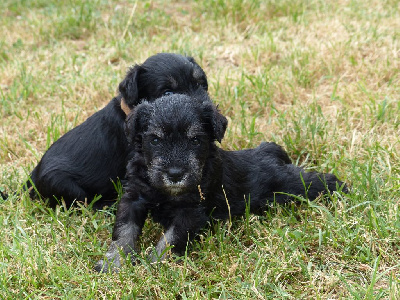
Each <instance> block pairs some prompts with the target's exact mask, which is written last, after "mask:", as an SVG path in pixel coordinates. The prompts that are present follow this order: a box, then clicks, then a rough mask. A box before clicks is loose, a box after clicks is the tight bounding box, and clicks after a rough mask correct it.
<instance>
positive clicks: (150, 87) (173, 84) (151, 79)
mask: <svg viewBox="0 0 400 300" xmlns="http://www.w3.org/2000/svg"><path fill="white" fill-rule="evenodd" d="M199 88H201V89H203V90H205V91H207V90H208V83H207V77H206V74H205V73H204V71H203V69H202V68H201V67H200V66H199V65H198V64H197V63H196V61H195V60H194V59H193V58H192V57H187V56H182V55H179V54H173V53H159V54H156V55H154V56H151V57H149V58H148V59H147V60H146V61H145V62H144V63H143V64H142V65H135V66H134V67H132V68H131V69H130V70H129V71H128V73H127V75H126V77H125V79H124V80H123V81H122V82H121V83H120V84H119V92H120V93H121V95H122V97H123V98H124V100H125V102H126V104H127V105H128V106H129V108H130V109H132V108H133V107H134V106H135V105H137V104H139V103H140V102H141V101H142V100H147V101H153V100H154V99H157V98H159V97H161V96H163V95H168V94H172V93H174V94H186V95H191V94H192V93H193V92H194V91H196V90H197V89H199Z"/></svg>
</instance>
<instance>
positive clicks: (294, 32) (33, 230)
mask: <svg viewBox="0 0 400 300" xmlns="http://www.w3.org/2000/svg"><path fill="white" fill-rule="evenodd" d="M158 52H177V53H181V54H187V55H191V56H193V57H194V58H195V59H196V60H197V61H198V62H199V64H200V65H201V66H202V68H203V69H204V70H205V72H206V74H207V76H208V81H209V92H210V96H211V97H212V99H213V100H214V102H215V103H217V104H218V105H219V108H220V109H221V111H222V113H223V114H224V115H225V116H227V118H228V119H229V125H228V130H227V133H226V136H225V138H224V140H223V141H222V144H221V146H222V147H223V148H224V149H231V150H233V149H243V148H247V147H256V146H257V145H258V144H259V143H260V142H261V141H274V142H276V143H278V144H280V145H282V146H283V147H284V148H285V150H286V151H287V152H288V153H289V156H290V157H291V158H292V160H293V162H294V163H295V164H297V165H300V166H303V167H305V168H306V169H307V170H310V171H311V170H314V171H320V172H332V173H334V174H335V175H337V176H338V177H339V178H340V179H342V180H343V181H345V182H347V183H348V184H349V186H350V187H351V193H350V194H348V195H346V194H341V193H337V194H334V195H333V196H332V197H325V198H322V197H321V198H320V199H317V200H316V201H314V202H310V201H308V200H307V199H302V201H300V203H297V204H289V205H287V206H279V205H274V206H273V207H271V209H270V210H268V211H267V212H265V214H263V215H261V216H252V215H247V216H245V217H242V218H236V219H234V220H232V222H215V223H213V224H210V226H209V227H208V228H206V229H205V230H204V231H203V232H202V233H201V235H200V236H199V238H198V240H197V241H195V242H193V243H192V244H191V245H190V246H189V248H188V250H190V251H188V252H187V254H186V255H185V256H184V257H173V258H172V259H171V260H169V261H167V262H165V263H161V264H158V265H151V264H149V263H148V262H147V261H146V259H145V257H146V252H148V251H151V246H152V244H153V243H154V242H155V241H156V240H157V238H158V236H159V235H160V233H161V228H160V227H158V226H157V225H156V224H154V223H153V222H150V221H148V222H147V223H146V225H145V229H144V235H143V238H142V243H141V244H142V245H143V248H142V251H141V253H140V256H141V257H142V259H141V260H140V262H139V263H138V264H137V265H136V266H131V265H130V264H125V265H124V266H123V268H122V269H121V272H119V273H113V274H97V273H96V272H94V271H93V266H94V264H95V262H96V261H97V260H99V259H100V258H101V255H102V253H104V252H105V250H106V249H107V246H108V243H109V242H110V238H111V231H112V226H113V222H114V213H115V208H110V209H108V210H101V211H95V210H92V209H91V208H90V207H85V206H83V205H80V206H77V207H75V208H72V209H66V208H65V207H62V206H61V207H57V208H56V209H50V208H49V207H48V206H47V205H46V204H45V202H41V201H31V200H30V199H29V197H28V196H27V195H26V194H24V193H23V192H21V189H20V186H21V183H23V182H24V180H26V178H27V176H28V174H29V172H30V171H31V170H32V169H33V167H34V166H35V165H36V164H37V162H38V161H39V160H40V158H41V156H42V155H43V153H44V152H45V151H46V149H47V148H48V147H49V146H50V145H51V144H52V143H53V142H54V141H55V140H57V139H58V138H59V137H60V136H62V135H63V134H64V133H65V132H67V131H68V130H70V129H71V128H73V127H75V126H76V125H78V124H80V123H81V122H83V121H84V120H85V119H86V118H87V117H88V116H90V115H92V114H93V113H94V112H96V111H97V110H99V109H101V108H102V107H104V106H105V105H106V103H107V102H108V101H109V100H110V99H111V98H112V97H113V96H114V95H116V90H117V87H118V84H119V82H120V81H121V80H122V79H123V77H124V76H125V73H126V71H127V69H128V67H129V66H131V65H133V64H135V63H141V62H143V61H144V60H145V59H146V58H147V57H149V56H151V55H153V54H155V53H158ZM0 118H1V127H0V190H1V191H7V192H9V193H10V192H11V196H10V197H9V199H8V200H5V201H3V200H0V224H1V225H0V226H1V231H0V240H1V243H0V298H1V299H31V298H33V299H39V298H45V299H75V298H76V299H132V298H139V299H140V298H142V299H205V298H206V299H349V298H350V299H399V298H400V263H399V258H400V209H399V203H400V138H399V136H400V128H399V127H400V1H398V0H348V1H347V0H340V1H333V0H326V1H322V0H308V1H307V0H280V1H279V0H265V1H262V0H242V1H239V0H226V1H220V0H197V1H162V0H152V1H148V0H144V1H112V0H91V1H83V0H69V1H65V0H62V1H56V0H3V1H1V3H0ZM13 192H15V193H14V194H13Z"/></svg>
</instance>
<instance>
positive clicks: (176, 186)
mask: <svg viewBox="0 0 400 300" xmlns="http://www.w3.org/2000/svg"><path fill="white" fill-rule="evenodd" d="M162 182H163V189H164V191H165V192H167V193H168V194H170V195H172V196H177V195H179V194H182V193H184V192H185V191H186V190H187V186H188V175H185V176H183V178H182V180H180V181H178V182H172V181H171V180H170V179H169V178H168V176H167V175H166V174H163V176H162Z"/></svg>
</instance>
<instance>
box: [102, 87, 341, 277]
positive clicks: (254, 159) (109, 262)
mask: <svg viewBox="0 0 400 300" xmlns="http://www.w3.org/2000/svg"><path fill="white" fill-rule="evenodd" d="M226 126H227V120H226V118H225V117H224V116H223V115H222V114H221V113H220V112H219V111H218V109H217V108H216V106H215V105H214V104H213V103H212V102H211V100H210V99H209V97H208V94H207V93H206V92H204V91H198V92H197V93H195V94H192V95H190V96H189V95H183V94H173V95H168V96H163V97H160V98H159V99H157V100H156V101H154V102H143V103H142V104H140V105H138V106H137V107H136V109H135V110H134V111H133V112H131V114H130V115H129V117H128V119H127V123H126V133H127V136H128V140H129V141H130V145H131V150H132V158H131V160H130V161H129V163H128V167H127V185H126V188H125V194H124V195H123V197H122V199H121V201H120V202H119V204H118V208H117V215H116V221H115V225H114V229H113V235H112V242H111V245H110V247H109V250H108V251H107V253H106V254H105V258H104V259H103V260H101V261H99V262H98V263H97V265H96V266H95V269H96V270H97V271H99V272H107V271H109V270H115V269H118V268H119V267H120V265H121V263H120V254H121V253H123V254H125V255H128V254H132V256H131V257H134V256H135V255H134V252H135V251H137V249H138V238H139V236H140V234H141V232H142V228H143V225H144V222H145V220H146V218H147V216H148V213H150V215H151V216H152V218H153V220H154V221H155V222H158V223H160V224H161V225H162V226H163V227H164V229H165V233H164V234H163V235H162V237H161V238H160V240H159V242H158V243H157V245H156V247H155V252H156V253H155V254H154V255H153V256H151V257H150V260H151V261H157V260H158V259H164V258H165V257H166V256H167V253H168V252H169V251H166V250H167V249H168V247H170V246H172V248H171V250H172V252H175V253H178V254H181V253H182V252H183V251H184V250H185V249H186V245H187V242H188V240H191V239H193V237H194V236H195V235H196V234H197V233H198V232H199V231H200V230H201V229H202V228H203V227H205V226H206V225H207V222H208V221H209V220H210V218H215V219H222V220H225V219H228V218H229V217H230V216H238V215H243V214H244V213H245V211H246V205H250V208H249V209H250V212H252V213H259V212H260V211H263V210H265V209H266V208H267V207H268V205H269V204H270V203H272V202H274V201H275V202H277V203H285V202H288V201H293V200H296V199H297V198H298V197H297V196H302V197H307V198H308V199H310V200H313V199H315V198H317V197H318V196H319V195H320V194H323V193H332V192H334V191H336V190H337V189H339V190H341V191H343V192H346V191H347V189H346V186H345V185H344V183H343V182H341V181H340V180H338V179H337V178H336V176H335V175H333V174H323V173H316V172H305V171H304V170H303V169H302V168H300V167H298V166H295V165H293V164H292V162H291V160H290V158H289V156H288V155H287V153H286V152H285V151H284V150H283V149H282V148H281V147H280V146H278V145H277V144H275V143H262V144H261V145H260V146H258V147H257V148H254V149H246V150H241V151H225V150H222V149H220V148H219V147H218V146H217V145H216V144H215V141H221V140H222V138H223V136H224V133H225V130H226Z"/></svg>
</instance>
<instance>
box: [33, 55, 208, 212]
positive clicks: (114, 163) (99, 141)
mask: <svg viewBox="0 0 400 300" xmlns="http://www.w3.org/2000/svg"><path fill="white" fill-rule="evenodd" d="M199 88H200V89H204V90H205V91H207V89H208V85H207V78H206V74H205V73H204V71H203V70H202V69H201V67H200V66H199V65H198V64H197V63H196V62H195V60H194V59H193V58H192V57H185V56H181V55H178V54H171V53H160V54H157V55H154V56H151V57H149V58H148V59H147V60H146V61H145V62H144V63H143V64H142V65H135V66H134V67H133V68H131V69H130V70H129V71H128V73H127V75H126V78H125V79H124V80H123V81H122V82H121V83H120V85H119V92H120V94H119V95H118V96H117V97H115V98H114V99H112V100H111V101H110V103H109V104H108V105H107V106H106V107H104V108H103V109H101V110H100V111H98V112H97V113H95V114H94V115H93V116H91V117H89V118H88V119H87V120H86V121H85V122H83V123H82V124H81V125H79V126H77V127H76V128H74V129H72V130H71V131H69V132H67V133H66V134H65V135H63V136H62V137H61V138H60V139H58V140H57V141H56V142H55V143H54V144H53V145H52V146H51V147H50V148H49V149H48V150H47V152H46V153H45V154H44V156H43V158H42V159H41V161H40V162H39V164H38V165H37V166H36V168H34V170H33V171H32V173H31V174H30V179H31V180H29V181H28V182H27V183H26V188H30V190H31V192H30V195H31V197H34V196H35V195H36V194H37V193H39V194H40V195H41V196H42V197H44V198H50V204H52V205H55V204H57V202H58V201H57V199H58V200H59V199H61V197H63V198H64V200H65V202H66V204H67V205H68V206H69V205H71V204H72V203H73V201H75V200H76V201H84V200H85V199H87V201H89V202H90V201H91V200H92V199H93V197H94V196H95V195H102V200H109V199H110V200H114V199H115V198H116V195H117V193H116V189H115V187H114V183H113V182H116V181H117V180H118V179H121V180H122V179H123V178H125V174H126V165H127V162H128V157H129V152H128V150H127V148H128V147H127V144H128V143H127V139H126V136H125V132H124V123H125V119H126V115H127V114H128V113H129V111H130V110H131V109H132V108H133V107H134V106H136V105H137V104H138V103H140V102H141V101H142V100H143V99H146V100H147V101H153V100H154V99H156V98H159V97H161V96H162V95H165V94H170V93H182V94H187V95H190V94H192V93H193V92H194V91H196V90H197V89H199ZM32 183H33V185H34V187H33V188H32Z"/></svg>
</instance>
